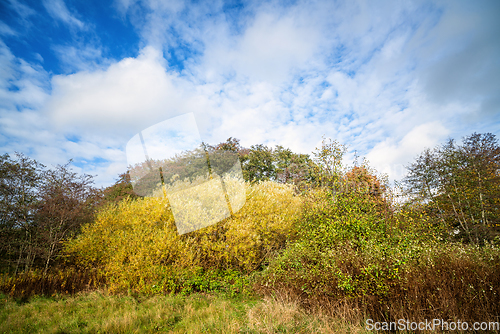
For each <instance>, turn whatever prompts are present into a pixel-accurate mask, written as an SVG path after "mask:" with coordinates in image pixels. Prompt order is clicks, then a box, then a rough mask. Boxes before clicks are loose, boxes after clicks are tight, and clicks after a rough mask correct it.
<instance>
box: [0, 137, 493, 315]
mask: <svg viewBox="0 0 500 334" xmlns="http://www.w3.org/2000/svg"><path fill="white" fill-rule="evenodd" d="M209 149H210V150H214V151H216V150H227V151H232V152H236V153H237V154H238V157H239V159H240V162H241V165H242V170H243V175H244V178H245V189H246V202H245V205H244V206H243V207H242V208H241V210H239V211H237V212H235V213H234V214H233V215H231V216H230V217H228V218H226V219H224V220H222V221H220V222H219V223H217V224H215V225H212V226H209V227H207V228H204V229H200V230H197V231H194V232H191V233H187V234H183V235H179V233H178V232H177V229H176V225H175V221H174V218H173V215H172V212H171V210H170V209H169V203H168V200H167V199H166V198H162V197H140V196H137V195H135V194H134V193H133V191H132V187H131V184H130V181H129V179H128V178H127V175H126V174H123V175H121V176H120V179H119V180H118V181H117V182H116V184H115V185H113V186H111V187H109V188H107V189H104V190H97V189H95V188H93V187H92V186H91V184H90V183H89V180H88V179H87V178H85V177H80V178H78V177H77V176H76V175H75V174H70V173H69V172H68V166H60V167H59V168H58V169H56V170H54V171H44V172H43V173H48V174H46V175H49V176H52V179H50V178H48V177H47V176H44V177H40V175H41V174H37V173H41V170H42V169H43V168H42V167H40V166H39V165H38V164H36V162H33V161H31V160H29V158H26V157H20V158H18V159H17V160H12V159H10V157H8V156H3V157H2V159H3V160H2V161H1V163H2V170H1V173H2V188H1V191H2V202H1V205H2V211H1V212H0V214H1V217H0V219H1V224H2V230H1V234H0V237H1V238H2V239H1V240H2V248H1V254H0V255H1V257H2V258H1V260H2V271H3V276H2V278H1V282H0V289H1V290H2V291H3V292H4V293H5V294H10V295H11V296H13V297H25V298H27V297H29V296H32V295H35V294H53V293H75V292H77V291H81V290H88V289H106V290H107V291H108V292H110V293H114V294H129V295H130V294H139V295H146V296H150V295H158V294H160V295H165V294H181V295H189V294H191V293H193V292H207V293H210V292H223V293H227V294H229V295H233V296H234V295H257V296H271V297H274V298H279V299H281V300H289V301H294V302H296V303H298V304H299V305H300V306H301V307H302V308H303V309H304V310H305V311H307V312H312V314H327V315H329V316H334V317H341V318H344V319H348V320H350V321H362V320H363V319H367V318H370V319H375V320H376V321H395V320H396V319H413V320H423V319H450V320H456V319H463V320H469V321H497V322H498V321H499V319H498V314H499V313H500V306H499V305H500V237H499V231H500V229H499V226H500V225H499V224H500V173H499V171H500V147H499V146H498V141H497V139H496V138H495V136H494V135H492V134H472V135H470V136H468V137H466V138H464V140H463V141H462V143H461V144H457V143H455V142H454V141H453V140H450V141H449V142H447V143H445V144H443V145H442V146H439V147H436V148H434V149H428V150H426V151H424V152H423V153H422V154H421V155H420V156H419V157H417V159H416V160H415V161H414V162H413V163H412V164H411V165H410V166H409V167H408V176H407V177H406V179H405V180H402V182H401V183H400V184H399V187H396V186H391V185H390V184H389V182H388V181H387V179H386V178H384V177H383V176H381V175H379V174H378V173H377V172H376V171H375V170H373V169H372V168H371V167H370V166H369V164H368V162H366V161H363V162H362V163H358V162H356V163H355V165H354V166H346V165H345V163H344V161H343V157H344V154H345V153H346V147H345V146H344V145H341V144H339V143H338V142H335V141H329V140H324V141H323V145H322V147H320V148H318V149H316V151H315V152H313V154H312V155H311V156H307V155H303V154H295V153H293V152H292V151H290V150H288V149H285V148H283V147H281V146H277V147H276V148H268V147H266V146H264V145H256V146H252V147H251V148H250V149H246V148H242V147H241V146H240V145H239V142H238V140H235V139H232V138H230V139H228V141H226V142H225V143H221V144H219V145H216V146H211V147H210V148H209ZM23 173H24V174H23ZM30 173H31V174H30ZM68 173H69V174H68ZM17 175H31V176H32V178H31V179H29V180H32V181H29V182H31V183H22V182H21V183H20V181H19V180H20V179H21V178H19V177H17ZM44 175H45V174H44ZM16 177H17V178H16ZM22 180H23V182H28V181H26V178H25V177H24V178H22ZM49 180H52V181H49ZM20 189H22V191H21V190H20Z"/></svg>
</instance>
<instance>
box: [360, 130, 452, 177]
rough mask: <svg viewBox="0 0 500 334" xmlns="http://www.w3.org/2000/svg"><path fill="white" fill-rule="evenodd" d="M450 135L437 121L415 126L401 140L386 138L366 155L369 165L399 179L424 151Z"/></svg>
mask: <svg viewBox="0 0 500 334" xmlns="http://www.w3.org/2000/svg"><path fill="white" fill-rule="evenodd" d="M449 133H450V131H449V130H448V129H446V128H445V127H444V126H443V125H442V124H440V123H439V122H438V121H435V122H431V123H426V124H422V125H418V126H415V127H414V128H413V129H412V130H411V131H410V132H408V134H407V135H406V136H404V137H403V138H402V139H401V140H399V141H398V140H397V139H395V138H387V139H385V140H384V141H381V142H380V143H378V144H376V145H375V147H374V148H373V149H372V150H371V151H370V153H369V154H367V159H368V161H369V162H370V164H371V165H372V166H373V167H375V168H376V169H377V170H378V171H379V172H381V173H386V174H388V175H390V176H391V178H392V179H393V180H394V179H401V178H402V177H403V176H404V175H405V173H406V171H405V166H407V165H409V164H410V163H411V162H412V161H413V160H414V159H415V158H416V157H417V156H418V155H419V154H420V153H421V152H422V151H423V150H424V149H426V148H434V147H436V146H437V145H438V144H440V143H442V142H443V141H444V140H445V139H446V137H447V135H448V134H449Z"/></svg>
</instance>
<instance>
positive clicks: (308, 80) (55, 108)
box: [0, 0, 500, 182]
mask: <svg viewBox="0 0 500 334" xmlns="http://www.w3.org/2000/svg"><path fill="white" fill-rule="evenodd" d="M115 4H116V7H117V8H120V9H119V11H120V13H121V14H122V15H123V18H124V20H125V19H130V20H131V22H132V23H133V24H134V25H135V27H136V28H137V29H138V30H139V31H140V35H141V39H142V40H141V42H140V47H141V52H140V54H139V55H138V56H137V57H131V58H126V59H121V60H118V61H113V62H112V61H110V60H108V59H104V57H103V55H102V53H101V51H100V48H98V47H91V46H87V47H81V46H80V45H79V44H78V43H74V44H73V45H66V46H64V47H62V46H52V48H53V49H54V50H55V51H56V52H57V53H58V55H59V57H60V60H61V62H62V65H64V66H67V67H68V68H70V69H71V70H72V71H76V73H74V74H71V75H57V76H53V77H52V78H51V81H50V84H51V87H52V91H51V92H50V96H49V95H48V94H49V93H48V90H47V89H46V87H45V86H44V84H43V83H44V82H45V83H46V84H47V82H48V80H49V79H48V76H47V74H46V73H44V72H43V70H42V69H41V68H39V67H37V66H35V65H32V64H28V63H26V62H24V61H22V60H20V59H18V58H16V57H14V56H13V55H12V54H11V53H10V51H9V50H8V49H7V48H6V47H3V48H1V49H0V51H1V52H0V65H3V66H0V75H1V76H2V79H4V80H3V81H1V84H2V85H1V86H0V94H1V95H0V100H1V101H2V102H3V103H4V106H3V107H4V110H3V113H4V114H3V115H6V116H5V117H4V118H3V119H2V123H0V127H3V128H7V127H8V128H9V129H11V130H9V131H10V132H8V133H9V136H11V137H12V138H18V139H19V142H22V141H23V140H24V141H25V143H28V142H29V143H30V144H29V145H31V146H29V145H28V144H25V145H28V146H29V147H30V149H31V148H33V149H35V150H36V152H38V153H37V154H38V155H39V156H43V157H44V158H46V159H50V156H53V157H57V159H56V160H64V159H66V158H71V157H78V158H79V159H80V160H82V161H81V163H80V164H79V166H80V168H82V170H83V171H86V172H96V173H99V174H102V175H100V180H112V179H113V178H114V177H116V175H117V174H118V172H123V171H124V168H125V166H126V161H125V152H124V148H125V144H126V142H127V141H128V140H129V139H130V138H131V137H132V136H133V135H134V134H136V133H137V132H138V131H140V130H142V129H144V128H146V127H148V126H151V125H153V124H155V123H157V122H161V121H164V120H166V119H169V118H171V117H174V116H177V115H180V114H183V113H187V112H194V113H195V115H196V120H197V123H198V127H199V129H200V133H201V137H202V139H203V140H205V141H208V142H209V143H212V144H215V143H217V142H220V141H223V140H225V139H227V138H228V137H236V138H239V139H241V142H242V144H243V145H245V146H250V145H252V144H258V143H265V144H269V145H276V144H281V145H284V146H287V147H290V148H292V149H293V150H294V151H298V152H302V153H310V152H311V151H312V150H313V149H314V145H315V144H316V143H317V142H318V141H320V140H321V136H322V135H326V136H328V137H332V138H334V139H337V140H339V141H340V142H342V143H346V144H349V145H350V150H351V151H354V150H356V151H357V152H358V154H360V155H361V156H363V155H366V156H367V157H368V159H369V160H370V161H371V164H372V165H373V166H374V167H376V168H378V169H379V170H380V171H381V172H386V173H389V175H390V177H391V178H392V179H393V180H394V179H398V178H400V177H401V176H402V175H403V174H404V165H406V164H408V163H410V162H411V161H412V159H413V158H414V157H415V156H416V155H417V154H418V153H420V152H421V150H422V149H423V148H424V147H426V146H427V147H434V146H435V145H437V144H439V143H440V142H442V141H443V140H444V139H446V138H445V137H446V136H448V135H450V136H452V137H455V138H457V137H460V136H463V135H467V134H469V133H470V132H473V131H475V130H476V129H481V131H490V132H494V131H498V115H500V113H499V112H498V111H499V110H498V106H499V103H500V99H499V98H498V97H497V95H498V94H497V92H498V90H499V89H500V88H499V87H500V86H499V84H500V80H499V78H500V73H499V72H498V71H499V70H500V66H499V64H498V60H497V59H500V51H499V50H500V49H499V48H500V47H499V43H498V41H497V40H498V39H497V37H496V36H497V35H498V34H497V32H498V23H496V21H494V19H495V18H496V16H495V13H496V12H495V11H494V10H492V11H491V13H486V10H483V9H481V8H479V7H480V6H475V5H474V6H473V5H470V4H465V3H455V2H440V3H432V2H424V3H422V2H405V3H402V2H383V1H382V2H377V3H372V2H364V1H352V2H351V1H348V2H343V3H338V2H330V1H313V2H307V3H306V2H302V1H298V2H296V3H294V4H292V5H287V6H282V5H280V4H278V3H277V2H267V3H252V4H249V5H248V6H247V7H246V8H245V9H244V10H241V11H240V12H238V13H237V14H234V13H233V12H231V13H232V14H231V13H229V12H227V11H226V12H225V13H224V12H222V11H221V8H222V7H223V4H222V2H216V3H215V4H214V5H213V6H208V5H206V4H190V5H189V6H187V5H186V3H184V2H162V1H153V0H150V1H133V0H120V1H117V2H116V3H115ZM47 6H48V11H51V15H53V16H55V17H57V18H58V20H62V21H64V22H66V23H67V24H69V25H70V26H74V27H79V28H82V29H83V28H84V27H85V24H84V23H83V22H82V21H80V20H78V19H77V18H76V16H75V15H76V14H72V13H70V12H69V10H68V9H67V8H66V6H65V5H64V2H62V1H55V2H50V3H48V2H47ZM470 6H472V7H473V9H474V10H472V11H470V13H471V15H468V13H469V11H468V7H470ZM174 56H175V57H177V59H181V60H180V62H182V64H181V65H182V66H177V67H176V66H175V65H176V63H175V57H174ZM181 68H183V69H182V70H181ZM44 76H45V77H44ZM13 82H14V83H15V84H16V85H17V86H18V87H21V88H22V89H19V90H18V91H14V90H10V89H9V85H11V84H12V83H13ZM20 104H23V105H24V107H22V108H20V109H21V110H23V111H22V112H21V113H19V114H16V112H17V111H15V110H16V108H18V107H19V105H20ZM28 107H29V108H30V109H31V111H28V110H25V109H27V108H28ZM37 112H38V113H37ZM28 118H29V119H30V120H28ZM488 118H490V119H491V120H493V122H488ZM465 120H467V121H468V123H466V122H465ZM495 120H496V123H495ZM9 122H10V123H9ZM490 123H491V124H490ZM23 124H28V125H29V126H28V127H27V128H26V129H25V130H21V129H17V128H16V127H21V126H22V125H23ZM37 124H38V128H37ZM495 124H496V125H495ZM495 126H496V128H495ZM47 129H50V131H49V130H47ZM6 133H7V132H6ZM30 133H32V137H33V138H31V139H30V138H29V134H30ZM65 136H76V137H78V138H79V139H78V140H76V142H71V141H68V140H66V139H65ZM35 140H36V141H38V142H39V143H43V144H39V145H37V144H36V142H35ZM20 145H21V144H20ZM14 146H15V145H11V146H9V147H14ZM99 157H101V158H103V159H106V160H107V162H104V163H97V162H93V161H94V160H95V159H96V158H99ZM83 160H84V161H86V162H83ZM61 162H64V161H61ZM102 182H104V181H102Z"/></svg>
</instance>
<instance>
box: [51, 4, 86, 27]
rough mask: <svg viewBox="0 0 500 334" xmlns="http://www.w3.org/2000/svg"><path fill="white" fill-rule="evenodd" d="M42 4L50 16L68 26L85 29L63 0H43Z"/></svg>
mask: <svg viewBox="0 0 500 334" xmlns="http://www.w3.org/2000/svg"><path fill="white" fill-rule="evenodd" d="M43 6H44V7H45V9H46V10H47V12H48V13H49V15H50V16H52V17H53V18H54V19H56V20H59V21H61V22H63V23H65V24H67V25H68V26H70V27H76V28H78V29H85V28H86V26H85V24H84V23H83V22H82V21H80V20H79V19H77V18H76V17H75V16H74V15H73V14H72V13H71V12H70V11H69V9H68V7H67V6H66V4H65V3H64V0H43Z"/></svg>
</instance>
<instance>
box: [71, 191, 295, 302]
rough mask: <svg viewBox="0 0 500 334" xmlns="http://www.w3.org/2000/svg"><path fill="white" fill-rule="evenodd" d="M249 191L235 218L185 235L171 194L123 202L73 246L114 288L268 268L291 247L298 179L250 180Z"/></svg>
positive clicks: (167, 285)
mask: <svg viewBox="0 0 500 334" xmlns="http://www.w3.org/2000/svg"><path fill="white" fill-rule="evenodd" d="M247 194H248V196H247V203H246V205H245V206H244V207H243V209H241V210H240V211H239V212H237V213H236V214H235V215H234V216H233V217H231V218H228V219H226V220H224V221H222V222H220V223H218V224H216V225H212V226H209V227H207V228H205V229H202V230H198V231H195V232H193V233H189V234H186V235H182V236H179V235H178V234H177V230H176V227H175V222H174V219H173V216H172V214H171V211H170V210H169V208H168V202H167V200H165V199H162V198H143V199H139V200H136V201H132V200H126V201H122V202H120V203H119V204H118V205H115V206H108V207H106V208H105V209H103V210H102V211H101V212H100V213H99V214H98V216H97V218H96V221H95V223H93V224H90V225H87V226H85V227H84V228H83V233H82V234H81V235H80V237H78V238H76V239H74V240H72V241H71V242H69V243H68V244H67V253H68V255H69V256H70V257H72V258H71V261H72V262H76V263H77V264H78V265H80V266H82V267H84V268H100V269H101V270H102V271H103V272H104V275H105V277H106V278H107V281H108V286H109V288H110V289H111V290H113V291H117V290H122V291H123V290H125V291H126V290H127V289H133V290H137V291H141V292H158V291H177V290H179V289H180V288H182V285H183V284H184V283H182V282H181V281H182V277H183V276H185V277H190V276H193V275H194V276H200V277H205V276H206V277H209V276H211V275H212V276H213V275H214V273H215V272H217V274H216V275H219V276H220V275H222V276H224V275H229V276H230V278H231V279H232V277H233V276H234V275H236V274H235V273H250V272H252V271H255V270H257V269H259V268H261V267H262V266H263V265H264V264H265V263H266V261H269V259H270V257H271V256H272V255H274V254H275V253H276V252H277V251H279V250H281V249H283V248H284V247H285V245H286V241H287V239H288V238H289V237H290V236H292V235H293V233H292V224H293V222H294V221H295V220H296V219H297V218H296V217H297V215H298V213H299V212H300V205H301V203H300V198H299V197H296V196H294V192H293V187H292V186H290V185H284V184H277V183H273V182H263V183H260V184H255V185H248V189H247ZM207 271H212V272H211V273H206V272H207ZM214 284H215V283H214Z"/></svg>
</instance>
